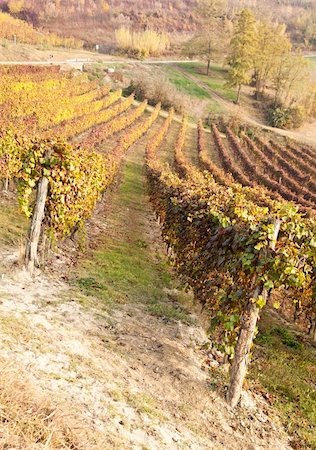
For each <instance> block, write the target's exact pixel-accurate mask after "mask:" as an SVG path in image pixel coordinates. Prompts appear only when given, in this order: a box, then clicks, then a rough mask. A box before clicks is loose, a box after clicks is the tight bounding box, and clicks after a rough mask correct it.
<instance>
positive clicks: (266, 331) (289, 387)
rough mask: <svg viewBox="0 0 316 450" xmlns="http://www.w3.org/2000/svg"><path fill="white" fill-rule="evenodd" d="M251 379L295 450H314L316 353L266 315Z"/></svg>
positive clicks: (257, 341) (315, 444)
mask: <svg viewBox="0 0 316 450" xmlns="http://www.w3.org/2000/svg"><path fill="white" fill-rule="evenodd" d="M250 376H251V378H252V379H253V380H256V385H257V386H259V387H260V390H262V391H263V392H268V398H269V401H270V403H271V404H272V405H273V406H274V407H275V408H276V409H277V410H278V411H279V413H280V415H281V417H282V419H283V423H284V425H285V428H286V429H287V431H288V432H289V433H290V434H291V435H293V444H294V448H297V449H305V448H316V434H315V430H316V408H315V405H316V389H315V380H316V349H315V347H313V346H311V345H309V344H308V343H303V342H302V341H301V340H299V339H298V338H297V337H296V336H295V335H294V334H293V333H291V332H290V331H289V330H288V329H287V328H285V327H284V326H282V325H280V322H279V321H278V320H277V319H276V318H274V317H271V314H269V315H268V314H267V313H266V314H265V315H264V317H263V319H262V321H261V323H260V332H259V335H258V337H257V340H256V348H255V352H254V360H253V362H252V365H251V371H250Z"/></svg>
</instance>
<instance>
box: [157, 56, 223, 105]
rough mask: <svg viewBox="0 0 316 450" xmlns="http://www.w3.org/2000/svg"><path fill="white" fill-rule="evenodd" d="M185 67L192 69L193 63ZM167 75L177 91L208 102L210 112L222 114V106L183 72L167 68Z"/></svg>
mask: <svg viewBox="0 0 316 450" xmlns="http://www.w3.org/2000/svg"><path fill="white" fill-rule="evenodd" d="M183 67H191V63H184V64H183ZM164 69H165V71H166V74H167V76H168V78H169V81H170V82H171V83H172V84H173V85H174V86H176V88H177V89H179V90H180V91H182V92H183V93H185V94H186V95H188V96H189V97H192V98H194V99H197V100H208V108H207V110H208V112H212V113H221V112H222V109H221V107H220V105H219V104H218V103H217V102H216V100H214V99H213V98H212V97H211V96H210V94H209V93H208V92H206V90H205V89H203V88H201V87H200V86H198V85H197V84H196V83H195V82H194V81H191V80H188V79H187V78H186V77H185V76H184V75H183V73H181V71H179V70H177V68H176V67H169V66H166V67H165V68H164Z"/></svg>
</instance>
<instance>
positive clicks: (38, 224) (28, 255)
mask: <svg viewBox="0 0 316 450" xmlns="http://www.w3.org/2000/svg"><path fill="white" fill-rule="evenodd" d="M47 193H48V178H47V177H44V176H43V177H42V178H41V179H40V181H39V183H38V187H37V192H36V202H35V207H34V211H33V215H32V221H31V226H30V230H29V234H28V239H27V243H26V249H25V266H26V269H27V271H28V272H29V273H30V274H32V273H33V272H34V268H35V267H38V266H39V258H38V244H39V239H40V235H41V229H42V223H43V219H44V216H45V203H46V199H47Z"/></svg>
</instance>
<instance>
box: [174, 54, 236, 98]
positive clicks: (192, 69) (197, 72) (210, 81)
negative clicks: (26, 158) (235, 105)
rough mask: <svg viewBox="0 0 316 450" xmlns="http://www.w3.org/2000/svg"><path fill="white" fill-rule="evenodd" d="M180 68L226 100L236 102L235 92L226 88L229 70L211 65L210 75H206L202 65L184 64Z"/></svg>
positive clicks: (217, 65)
mask: <svg viewBox="0 0 316 450" xmlns="http://www.w3.org/2000/svg"><path fill="white" fill-rule="evenodd" d="M179 67H180V68H181V69H183V70H184V71H185V72H187V73H189V74H192V75H194V76H196V77H197V78H198V79H199V80H201V81H203V82H204V83H205V84H207V85H208V86H209V87H210V88H211V89H212V90H213V91H215V92H216V93H217V94H219V95H220V96H221V97H223V98H224V99H226V100H230V101H232V102H233V101H235V100H236V92H235V90H234V89H231V88H229V87H227V86H226V83H227V70H226V69H225V68H224V67H222V66H220V65H219V64H212V65H211V68H210V73H209V75H206V68H205V66H204V65H202V64H200V63H183V64H179Z"/></svg>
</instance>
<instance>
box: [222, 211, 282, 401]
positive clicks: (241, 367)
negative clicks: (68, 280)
mask: <svg viewBox="0 0 316 450" xmlns="http://www.w3.org/2000/svg"><path fill="white" fill-rule="evenodd" d="M273 224H274V235H273V239H272V241H271V243H270V248H271V249H272V250H275V244H276V241H277V239H278V236H279V232H280V225H281V221H280V219H276V220H274V221H273ZM259 296H262V297H263V299H264V300H265V301H266V300H267V298H268V290H267V289H266V288H264V287H263V286H258V287H257V288H256V289H255V291H254V293H253V295H252V299H250V300H249V301H248V303H247V304H246V306H245V309H244V312H243V314H242V317H241V324H240V332H239V336H238V341H237V344H236V348H235V356H234V360H233V363H232V367H231V373H230V385H229V388H228V392H227V397H226V399H227V402H228V404H229V405H230V406H231V407H232V408H234V407H235V406H236V405H237V404H238V402H239V399H240V396H241V392H242V386H243V383H244V380H245V376H246V372H247V366H248V363H249V355H250V350H251V347H252V343H253V340H254V337H255V332H256V326H257V322H258V318H259V314H260V308H259V306H258V305H257V302H256V299H258V298H259Z"/></svg>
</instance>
